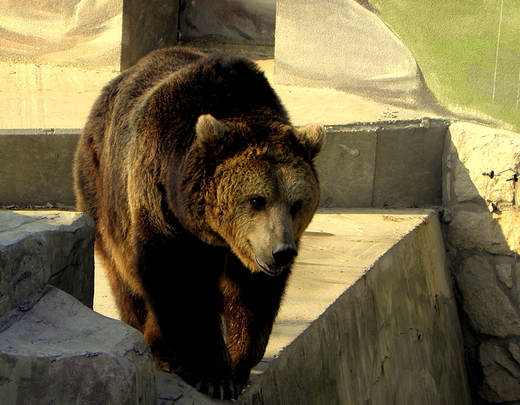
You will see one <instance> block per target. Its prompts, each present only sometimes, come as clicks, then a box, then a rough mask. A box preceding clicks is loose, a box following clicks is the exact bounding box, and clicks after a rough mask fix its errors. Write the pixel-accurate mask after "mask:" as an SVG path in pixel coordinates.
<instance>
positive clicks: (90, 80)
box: [0, 59, 427, 129]
mask: <svg viewBox="0 0 520 405" xmlns="http://www.w3.org/2000/svg"><path fill="white" fill-rule="evenodd" d="M258 63H259V65H260V67H261V68H262V69H263V70H264V71H265V72H266V75H267V77H268V78H269V79H270V80H271V83H272V84H273V85H274V87H275V89H276V91H277V92H278V94H279V96H280V98H281V99H282V101H283V102H284V104H285V106H286V107H287V109H288V111H289V114H290V116H291V118H292V120H293V123H294V124H295V125H305V124H308V123H310V122H314V123H318V124H323V125H342V124H349V123H357V122H377V121H397V120H408V119H421V118H423V117H424V116H425V113H424V112H420V111H413V110H407V109H404V108H399V107H394V106H391V105H388V104H382V103H377V102H374V101H371V100H368V99H366V98H363V97H359V96H355V95H351V94H347V93H344V92H341V91H338V90H332V89H314V88H309V87H294V86H285V85H277V84H275V83H273V69H274V61H273V60H272V59H271V60H261V61H258ZM117 74H118V72H116V71H103V70H86V69H78V68H65V67H53V66H44V65H25V64H13V63H0V79H1V80H2V83H3V86H2V89H0V100H1V101H2V105H3V112H4V113H3V114H2V116H1V117H0V129H13V128H15V129H16V128H18V129H28V128H33V129H41V128H43V129H46V128H55V129H58V128H60V129H62V128H75V129H79V128H83V126H84V125H85V120H86V118H87V115H88V113H89V111H90V108H91V107H92V104H93V103H94V100H95V99H96V97H97V96H98V94H99V92H100V91H101V88H102V87H103V86H104V85H105V84H106V83H108V81H109V80H110V79H112V78H113V77H115V76H116V75H117ZM426 115H427V114H426Z"/></svg>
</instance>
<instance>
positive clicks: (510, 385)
mask: <svg viewBox="0 0 520 405" xmlns="http://www.w3.org/2000/svg"><path fill="white" fill-rule="evenodd" d="M479 352H480V361H481V363H482V370H483V373H484V380H483V384H482V388H481V389H480V390H479V395H480V396H481V397H483V398H484V399H486V400H488V401H489V402H491V403H503V402H508V401H518V399H519V398H520V363H519V362H518V354H519V353H518V352H519V348H518V345H516V344H514V343H509V344H508V343H505V347H504V346H499V345H494V344H492V343H490V342H485V343H483V344H481V345H480V348H479ZM515 403H516V402H515Z"/></svg>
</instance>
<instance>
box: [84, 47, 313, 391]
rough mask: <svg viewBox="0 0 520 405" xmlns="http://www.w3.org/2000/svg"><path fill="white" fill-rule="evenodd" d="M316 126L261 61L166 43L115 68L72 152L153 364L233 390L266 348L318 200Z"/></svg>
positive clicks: (124, 312) (102, 251) (124, 302)
mask: <svg viewBox="0 0 520 405" xmlns="http://www.w3.org/2000/svg"><path fill="white" fill-rule="evenodd" d="M322 139H323V129H322V127H320V126H307V127H303V128H300V129H295V128H294V127H293V126H291V124H290V121H289V118H288V115H287V113H286V111H285V109H284V107H283V106H282V104H281V103H280V100H279V99H278V97H277V95H276V94H275V92H274V91H273V89H272V88H271V86H270V85H269V83H268V82H267V80H266V78H265V76H264V75H263V73H262V72H261V71H259V69H258V67H257V66H256V64H255V63H253V62H252V61H250V60H248V59H246V58H240V57H232V56H226V55H219V54H216V55H209V56H207V55H205V54H202V53H199V52H194V51H191V50H188V49H186V48H170V49H164V50H159V51H155V52H153V53H151V54H150V55H148V56H146V57H145V58H143V59H142V60H141V61H140V62H139V63H138V64H137V65H135V66H133V67H132V68H130V69H128V70H126V71H125V72H123V73H122V74H120V75H119V76H118V77H116V78H115V79H114V80H112V81H111V82H110V83H109V84H108V85H107V86H106V87H105V88H104V89H103V91H102V93H101V95H100V96H99V98H98V99H97V101H96V102H95V104H94V106H93V108H92V111H91V113H90V116H89V118H88V121H87V124H86V126H85V129H84V132H83V134H82V135H81V138H80V141H79V145H78V150H77V152H76V158H75V167H74V178H75V190H76V196H77V206H78V209H79V210H81V211H84V212H87V213H89V214H90V215H92V217H93V218H94V219H95V221H96V252H97V254H98V255H99V256H100V257H101V259H102V261H103V264H104V266H105V268H106V270H107V272H108V275H109V279H110V283H111V287H112V290H113V292H114V296H115V299H116V302H117V306H118V308H119V311H120V314H121V318H122V320H123V321H125V322H126V323H128V324H129V325H131V326H133V327H135V328H137V329H139V330H141V331H142V332H143V334H144V336H145V338H146V340H147V342H148V344H149V345H150V348H151V350H152V353H153V355H154V358H155V361H156V365H157V367H158V369H161V370H166V371H171V372H176V373H178V374H179V375H180V376H181V377H183V378H184V379H185V380H186V381H187V382H188V383H189V384H191V385H193V386H195V387H196V388H197V389H198V390H199V391H201V392H204V393H206V394H209V395H210V396H214V397H220V398H236V397H237V396H238V394H239V393H240V391H241V390H242V389H243V388H244V386H245V385H246V384H247V382H248V379H249V375H250V372H251V368H252V367H253V366H255V365H256V364H257V363H258V362H259V361H260V360H261V359H262V356H263V354H264V351H265V348H266V345H267V341H268V339H269V335H270V333H271V330H272V326H273V322H274V319H275V317H276V314H277V312H278V309H279V306H280V301H281V299H282V296H283V294H284V289H285V286H286V283H287V279H288V277H289V273H290V268H291V264H292V263H293V260H294V258H295V256H296V255H297V251H298V244H299V240H300V237H301V236H302V233H303V231H304V230H305V228H306V227H307V225H308V224H309V222H310V221H311V218H312V216H313V215H314V212H315V211H316V208H317V206H318V201H319V183H318V179H317V175H316V172H315V168H314V164H313V159H314V157H315V156H316V154H317V153H318V152H319V150H320V148H321V144H322Z"/></svg>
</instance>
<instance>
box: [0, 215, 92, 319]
mask: <svg viewBox="0 0 520 405" xmlns="http://www.w3.org/2000/svg"><path fill="white" fill-rule="evenodd" d="M93 249H94V222H93V221H92V219H91V218H90V217H88V216H87V215H85V214H81V213H78V212H58V211H37V212H35V211H0V271H1V278H0V315H1V314H3V313H4V312H5V311H6V310H8V309H9V308H11V307H13V306H16V305H20V304H21V302H22V301H23V300H24V299H25V297H27V296H28V295H29V294H32V293H34V292H35V291H37V290H39V289H40V288H42V287H43V286H45V285H46V284H53V285H55V286H56V287H59V288H61V289H63V290H64V291H66V292H68V293H69V294H71V295H73V296H74V297H75V298H77V299H78V300H80V301H81V302H82V303H83V304H85V305H87V306H89V307H92V303H93V295H94V260H93V257H92V253H93Z"/></svg>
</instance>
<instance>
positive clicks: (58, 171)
mask: <svg viewBox="0 0 520 405" xmlns="http://www.w3.org/2000/svg"><path fill="white" fill-rule="evenodd" d="M80 132H81V131H80V130H74V129H72V130H65V129H63V130H49V131H44V130H8V131H1V130H0V206H10V205H16V206H21V207H27V206H47V205H48V206H49V207H58V208H60V207H61V208H63V207H67V206H68V207H72V206H74V201H75V199H74V192H73V187H72V161H73V158H74V153H75V150H76V146H77V143H78V139H79V135H80Z"/></svg>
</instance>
